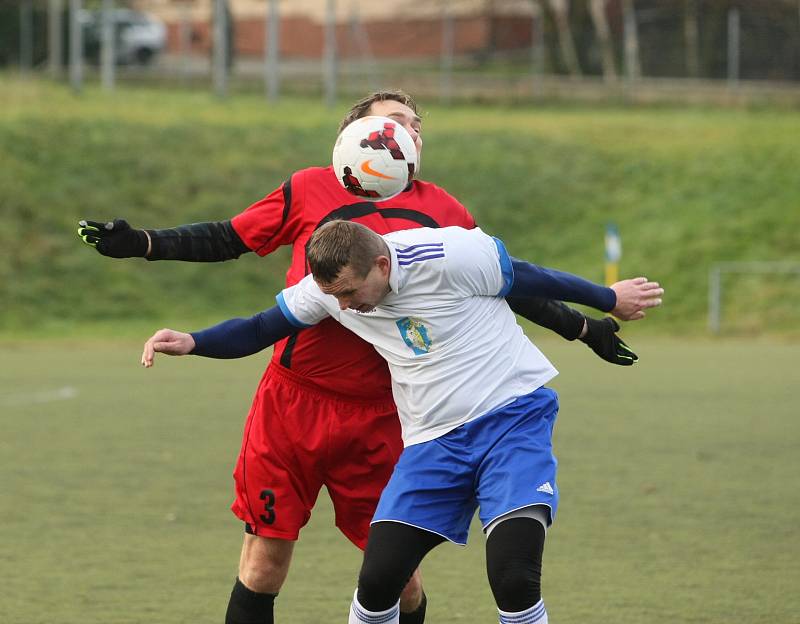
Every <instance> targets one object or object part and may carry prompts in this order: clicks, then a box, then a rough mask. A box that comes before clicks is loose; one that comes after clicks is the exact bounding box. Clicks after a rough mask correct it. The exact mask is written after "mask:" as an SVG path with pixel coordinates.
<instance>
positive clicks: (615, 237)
mask: <svg viewBox="0 0 800 624" xmlns="http://www.w3.org/2000/svg"><path fill="white" fill-rule="evenodd" d="M620 258H622V239H620V237H619V229H617V226H616V224H614V223H609V224H607V225H606V286H611V284H613V283H614V282H617V281H619V260H620Z"/></svg>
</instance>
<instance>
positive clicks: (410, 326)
mask: <svg viewBox="0 0 800 624" xmlns="http://www.w3.org/2000/svg"><path fill="white" fill-rule="evenodd" d="M397 329H399V330H400V335H401V336H402V337H403V342H405V343H406V344H407V345H408V346H409V347H410V348H411V350H412V351H413V352H414V355H423V354H425V353H428V352H429V351H430V350H431V344H432V341H431V336H430V332H429V331H428V328H427V327H425V324H424V323H423V322H422V321H421V320H419V319H418V318H411V317H408V316H407V317H405V318H402V319H400V320H399V321H397Z"/></svg>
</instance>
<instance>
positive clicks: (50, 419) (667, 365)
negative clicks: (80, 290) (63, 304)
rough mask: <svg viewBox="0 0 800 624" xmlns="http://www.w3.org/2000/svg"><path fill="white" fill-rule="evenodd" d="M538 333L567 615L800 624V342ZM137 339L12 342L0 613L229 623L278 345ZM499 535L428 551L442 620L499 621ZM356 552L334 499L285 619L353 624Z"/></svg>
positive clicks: (321, 515)
mask: <svg viewBox="0 0 800 624" xmlns="http://www.w3.org/2000/svg"><path fill="white" fill-rule="evenodd" d="M144 337H145V336H142V338H144ZM539 342H540V344H541V345H542V347H543V349H544V350H545V352H546V353H548V354H549V355H550V356H551V358H552V360H553V361H554V363H555V364H556V366H557V367H558V368H559V369H560V370H561V375H560V376H559V377H558V378H557V379H556V383H555V384H554V385H555V387H556V388H557V389H558V390H559V392H560V394H561V412H560V416H559V423H558V426H557V431H556V441H555V445H556V452H557V454H558V456H559V460H560V473H559V485H560V488H561V492H562V504H561V507H560V511H559V517H558V519H557V522H556V525H555V526H554V528H553V529H552V531H551V533H550V535H549V538H548V544H547V548H546V553H545V566H544V596H545V600H546V603H547V606H548V611H549V612H550V617H551V621H553V622H559V623H562V624H567V623H575V624H577V623H580V624H584V623H586V622H604V621H607V622H618V623H621V624H625V623H629V624H642V623H648V624H650V623H652V624H656V623H664V624H667V623H669V624H673V623H675V622H687V623H715V624H717V623H718V624H724V623H728V622H734V621H736V622H747V623H761V622H763V623H765V624H766V623H769V624H775V623H778V622H780V623H790V622H797V621H798V619H797V613H798V612H800V594H798V592H797V587H798V584H800V560H798V557H797V555H798V547H800V542H798V533H797V526H798V524H800V490H798V487H797V482H798V478H800V455H798V452H797V441H798V439H800V419H798V418H797V413H798V410H797V405H796V388H797V387H798V383H800V374H798V372H797V366H796V364H797V361H798V356H800V347H799V346H798V345H796V344H795V345H782V344H778V343H776V342H771V341H762V342H744V341H741V342H740V341H730V340H729V341H722V342H712V341H708V342H704V341H700V342H698V341H692V342H689V341H675V340H667V339H662V340H658V339H647V340H646V341H640V342H639V343H634V344H633V346H634V347H636V348H637V350H638V351H639V353H640V355H641V358H642V361H641V363H640V364H639V365H638V366H636V367H635V368H634V369H633V370H628V369H621V368H617V367H612V366H609V365H605V364H603V363H601V362H600V361H599V360H596V359H595V358H594V356H593V355H591V353H590V352H589V351H588V350H587V349H586V348H585V347H583V346H582V345H577V344H575V345H573V344H567V343H561V342H555V341H552V340H550V339H546V340H543V341H539ZM139 352H140V343H139V342H134V341H131V342H101V341H91V340H81V341H77V340H76V341H72V342H69V341H58V342H54V343H45V342H44V341H39V342H5V343H2V344H1V345H0V361H2V362H3V366H2V373H0V431H2V432H3V433H2V436H0V472H1V473H2V475H3V476H2V488H0V509H2V510H3V519H2V522H1V523H0V578H2V579H3V588H2V591H0V621H2V622H4V623H8V624H38V623H42V624H44V623H50V622H58V623H59V624H94V623H97V624H100V623H103V624H133V623H144V622H147V623H153V622H157V623H164V624H172V623H183V622H186V623H188V622H220V621H222V619H223V614H224V609H225V605H226V603H227V595H228V593H229V591H230V587H231V585H232V581H233V577H234V575H235V566H236V562H237V560H238V549H239V546H240V541H241V526H240V524H239V522H238V521H237V520H236V519H235V518H234V516H233V515H232V514H230V512H229V511H228V510H227V508H228V505H229V503H230V500H231V495H232V481H231V478H230V473H231V470H232V466H233V461H234V459H235V456H236V454H237V452H238V444H239V439H240V432H241V426H242V423H243V418H244V415H245V413H246V410H247V407H248V405H249V399H250V396H251V394H252V391H253V390H254V388H255V386H256V383H257V380H258V377H259V376H260V372H261V370H262V366H263V363H264V360H265V357H263V356H255V357H252V358H249V359H247V360H240V361H227V362H218V361H211V360H204V359H200V358H197V359H194V358H184V359H162V360H160V361H158V362H157V363H156V367H155V368H154V369H153V370H149V371H145V370H143V369H141V368H140V367H139V366H138V357H139ZM482 548H483V538H482V536H481V535H480V533H479V532H475V527H473V534H472V536H471V542H470V545H469V546H468V547H467V548H466V549H461V548H458V547H456V546H452V545H443V546H441V547H439V548H438V549H436V550H435V551H434V552H433V553H432V554H431V556H430V557H429V558H428V560H426V562H425V563H424V566H423V572H424V575H425V581H426V586H427V591H428V594H429V598H430V606H429V617H428V621H429V622H430V623H431V624H436V623H448V622H464V623H465V624H466V623H470V624H471V623H476V622H493V621H496V619H495V614H494V613H495V612H494V609H493V605H492V600H491V596H490V593H489V591H488V588H487V585H486V582H485V574H484V567H483V566H484V563H483V551H482ZM358 564H359V554H358V552H357V551H356V550H355V549H354V548H353V547H352V546H350V545H349V543H348V542H347V541H346V540H345V539H344V538H343V537H342V536H341V535H340V534H339V533H338V532H337V531H336V530H335V529H334V527H333V524H332V518H331V510H330V505H329V503H328V499H327V496H326V494H324V493H323V494H322V495H321V496H320V502H319V504H318V507H317V509H316V511H315V514H314V517H313V518H312V522H311V524H310V526H309V527H307V528H306V529H305V531H304V532H303V539H302V540H301V541H300V542H299V545H298V548H297V551H296V558H295V563H294V566H293V569H292V571H291V573H290V576H289V579H288V582H287V585H286V587H285V590H284V591H283V592H282V594H281V595H280V597H279V599H278V603H277V605H278V606H277V614H278V618H279V621H281V622H286V623H291V624H312V623H317V622H343V621H344V620H345V618H346V615H345V614H346V611H347V605H348V601H349V598H350V596H351V592H352V589H353V587H354V583H355V576H356V573H357V569H358Z"/></svg>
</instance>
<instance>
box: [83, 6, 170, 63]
mask: <svg viewBox="0 0 800 624" xmlns="http://www.w3.org/2000/svg"><path fill="white" fill-rule="evenodd" d="M112 15H113V19H114V33H115V38H114V45H115V48H116V61H117V63H119V64H123V65H127V64H140V65H147V64H148V63H150V62H151V61H152V60H153V59H154V58H155V57H156V56H157V55H158V54H159V53H161V52H162V51H163V50H164V48H165V47H166V45H167V27H166V25H165V24H164V22H162V21H161V20H160V19H158V18H157V17H155V16H153V15H149V14H147V13H142V12H140V11H133V10H130V9H115V10H114V11H113V12H112ZM102 16H103V14H102V12H100V11H92V12H89V11H86V12H85V13H84V15H83V16H81V21H82V22H83V24H84V29H85V30H84V33H85V49H86V55H87V56H88V57H89V58H92V59H95V60H97V59H99V58H100V47H101V39H102V35H101V33H102V19H103V17H102Z"/></svg>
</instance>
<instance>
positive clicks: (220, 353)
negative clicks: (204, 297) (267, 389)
mask: <svg viewBox="0 0 800 624" xmlns="http://www.w3.org/2000/svg"><path fill="white" fill-rule="evenodd" d="M298 330H299V328H298V327H297V326H296V325H294V324H292V322H291V321H290V320H289V319H288V318H287V317H286V316H285V315H284V313H283V311H282V310H281V308H280V307H278V306H275V307H273V308H270V309H269V310H265V311H264V312H259V313H258V314H256V315H255V316H251V317H250V318H248V319H243V318H237V319H230V320H228V321H223V322H222V323H219V324H218V325H214V326H213V327H209V328H208V329H203V330H201V331H198V332H192V333H191V334H187V333H185V332H178V331H175V330H172V329H161V330H159V331H157V332H156V333H155V334H153V335H152V336H151V337H150V338H149V339H148V340H147V342H145V343H144V350H143V351H142V366H144V367H145V368H150V367H151V366H152V365H153V359H154V358H155V354H156V353H165V354H167V355H189V354H191V355H201V356H204V357H210V358H216V359H233V358H242V357H246V356H248V355H252V354H254V353H258V352H259V351H261V350H262V349H266V348H267V347H269V346H271V345H273V344H275V343H276V342H277V341H278V340H281V339H282V338H286V337H287V336H290V335H292V334H294V333H296V332H297V331H298Z"/></svg>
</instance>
